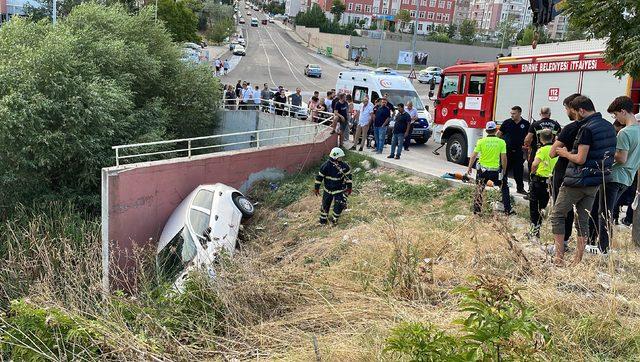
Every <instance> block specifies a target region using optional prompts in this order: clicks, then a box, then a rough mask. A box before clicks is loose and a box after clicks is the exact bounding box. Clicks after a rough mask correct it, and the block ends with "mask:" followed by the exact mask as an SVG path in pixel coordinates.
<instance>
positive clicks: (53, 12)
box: [51, 0, 58, 25]
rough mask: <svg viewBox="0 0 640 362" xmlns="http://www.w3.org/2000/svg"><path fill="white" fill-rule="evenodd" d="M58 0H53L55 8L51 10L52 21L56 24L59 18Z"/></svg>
mask: <svg viewBox="0 0 640 362" xmlns="http://www.w3.org/2000/svg"><path fill="white" fill-rule="evenodd" d="M57 2H58V0H53V9H52V10H51V23H52V24H53V25H56V20H58V4H57Z"/></svg>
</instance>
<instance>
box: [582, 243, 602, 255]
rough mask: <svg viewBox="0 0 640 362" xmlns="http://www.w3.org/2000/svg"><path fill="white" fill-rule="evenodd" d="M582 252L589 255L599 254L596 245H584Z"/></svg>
mask: <svg viewBox="0 0 640 362" xmlns="http://www.w3.org/2000/svg"><path fill="white" fill-rule="evenodd" d="M584 251H585V252H587V253H590V254H596V255H597V254H601V252H600V249H598V246H596V245H586V246H585V247H584Z"/></svg>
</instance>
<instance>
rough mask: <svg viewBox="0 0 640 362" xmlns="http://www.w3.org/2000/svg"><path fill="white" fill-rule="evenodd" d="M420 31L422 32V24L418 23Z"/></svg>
mask: <svg viewBox="0 0 640 362" xmlns="http://www.w3.org/2000/svg"><path fill="white" fill-rule="evenodd" d="M418 30H419V31H422V23H418Z"/></svg>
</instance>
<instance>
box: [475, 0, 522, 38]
mask: <svg viewBox="0 0 640 362" xmlns="http://www.w3.org/2000/svg"><path fill="white" fill-rule="evenodd" d="M469 19H471V20H473V21H475V22H476V27H477V28H478V30H480V31H481V32H483V33H485V34H490V35H491V34H495V32H496V30H497V29H498V27H499V26H500V24H501V23H502V22H503V21H507V20H508V19H511V21H512V24H513V26H514V27H515V28H516V29H517V30H521V29H523V28H525V27H526V26H527V25H529V24H531V22H532V20H533V14H532V13H531V11H530V10H529V0H471V2H470V4H469Z"/></svg>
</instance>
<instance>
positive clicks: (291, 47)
mask: <svg viewBox="0 0 640 362" xmlns="http://www.w3.org/2000/svg"><path fill="white" fill-rule="evenodd" d="M276 34H278V36H279V37H280V39H282V41H283V42H284V43H285V44H287V46H288V47H289V49H293V53H294V55H296V56H297V55H300V53H299V52H298V50H297V49H296V47H295V46H293V45H291V44H290V43H289V42H288V41H286V40H285V38H284V37H283V36H282V34H281V33H280V32H279V31H276ZM281 53H282V52H281ZM296 58H297V57H296ZM300 64H302V63H300ZM300 73H301V74H302V75H303V76H304V77H305V79H306V80H307V81H308V82H309V83H311V84H313V85H314V86H316V87H318V88H322V86H321V85H320V84H318V83H316V82H315V81H313V80H311V79H309V77H307V76H306V75H305V74H304V72H303V71H300Z"/></svg>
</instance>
